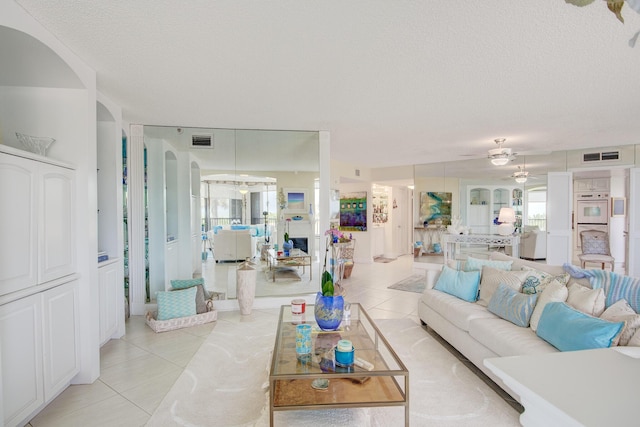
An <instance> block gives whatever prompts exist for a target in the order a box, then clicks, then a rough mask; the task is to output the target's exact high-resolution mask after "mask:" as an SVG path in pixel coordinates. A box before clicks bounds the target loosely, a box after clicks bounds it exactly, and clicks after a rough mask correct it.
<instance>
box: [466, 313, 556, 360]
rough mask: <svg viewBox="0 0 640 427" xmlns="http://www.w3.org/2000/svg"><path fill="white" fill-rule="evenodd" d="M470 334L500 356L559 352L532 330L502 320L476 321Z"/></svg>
mask: <svg viewBox="0 0 640 427" xmlns="http://www.w3.org/2000/svg"><path fill="white" fill-rule="evenodd" d="M469 334H470V335H471V336H472V337H473V338H475V339H476V340H477V341H479V342H481V343H482V344H483V345H484V346H485V347H487V348H489V349H490V350H492V351H494V352H495V353H496V354H499V355H500V356H520V355H523V354H527V355H531V354H545V353H554V352H557V351H558V350H557V349H556V348H555V347H553V346H552V345H551V344H549V343H548V342H546V341H544V340H542V339H540V338H539V337H538V336H537V335H536V333H535V332H533V331H532V330H531V328H522V327H520V326H516V325H514V324H513V323H511V322H507V321H506V320H502V319H500V318H494V319H474V320H473V321H471V322H470V323H469Z"/></svg>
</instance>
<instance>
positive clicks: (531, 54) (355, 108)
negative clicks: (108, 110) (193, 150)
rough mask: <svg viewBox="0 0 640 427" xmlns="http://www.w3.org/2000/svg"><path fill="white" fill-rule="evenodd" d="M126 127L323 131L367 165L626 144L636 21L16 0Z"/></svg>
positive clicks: (442, 10)
mask: <svg viewBox="0 0 640 427" xmlns="http://www.w3.org/2000/svg"><path fill="white" fill-rule="evenodd" d="M17 3H18V4H20V5H22V7H24V9H25V10H27V12H28V13H30V14H31V15H32V16H34V17H35V19H37V20H38V21H40V22H41V23H42V25H44V26H45V27H46V28H47V29H48V30H49V31H51V32H52V33H53V34H54V35H55V36H56V37H57V38H59V39H60V40H61V41H62V42H63V43H64V44H65V45H67V46H68V47H69V48H70V49H71V50H73V51H74V52H75V53H76V54H77V55H78V56H79V57H80V58H82V59H83V60H84V61H85V62H86V63H87V64H88V65H89V66H90V67H92V68H94V69H95V70H96V71H97V79H98V88H99V90H100V91H101V92H102V93H103V94H104V95H106V96H107V97H108V98H110V99H111V100H112V101H114V102H116V103H118V104H120V105H121V106H122V107H123V114H124V118H125V120H126V121H128V122H131V123H141V124H153V125H169V126H183V127H216V128H249V129H294V130H328V131H330V132H331V144H332V145H331V150H332V154H331V156H332V158H334V159H340V160H345V161H348V162H350V163H355V164H357V165H359V166H365V167H366V166H369V167H380V166H395V165H408V164H414V163H428V162H436V161H442V160H456V159H460V158H468V157H460V156H462V155H470V154H471V155H476V156H478V157H481V156H484V155H486V151H487V150H488V149H490V148H494V145H495V144H494V143H493V142H492V141H493V139H494V138H498V137H504V138H507V142H506V144H505V146H507V147H512V148H513V149H514V151H518V152H527V151H532V150H549V151H552V150H557V149H561V148H578V147H596V146H610V145H623V144H624V145H626V144H637V143H640V120H639V117H638V112H639V111H640V78H639V77H638V76H640V43H639V46H636V47H632V46H631V45H632V44H633V42H634V41H635V38H634V36H635V37H637V32H638V31H640V15H638V14H636V13H635V12H633V11H632V10H631V9H630V8H628V7H625V8H624V9H623V15H624V16H625V20H626V22H625V24H622V23H620V22H619V21H617V20H616V19H615V17H614V16H613V14H611V13H610V12H609V11H608V10H607V8H606V4H605V2H603V1H597V2H595V3H593V4H592V5H590V6H587V7H584V8H577V7H575V6H571V5H568V4H566V3H565V2H564V1H563V0H535V1H531V0H511V1H509V2H505V1H500V0H483V1H478V2H469V1H458V2H451V1H435V0H413V1H412V0H397V1H391V0H359V1H343V0H323V1H317V0H313V1H312V0H287V1H283V0H274V1H264V0H253V1H237V0H236V1H234V0H226V1H213V0H193V1H189V2H180V1H177V0H136V1H131V0H110V1H104V0H18V1H17Z"/></svg>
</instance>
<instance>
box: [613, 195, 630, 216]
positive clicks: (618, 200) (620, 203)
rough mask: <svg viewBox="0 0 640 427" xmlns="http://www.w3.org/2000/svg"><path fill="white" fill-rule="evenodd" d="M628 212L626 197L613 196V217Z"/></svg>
mask: <svg viewBox="0 0 640 427" xmlns="http://www.w3.org/2000/svg"><path fill="white" fill-rule="evenodd" d="M626 214H627V200H626V199H625V198H624V197H612V198H611V217H617V216H625V215H626Z"/></svg>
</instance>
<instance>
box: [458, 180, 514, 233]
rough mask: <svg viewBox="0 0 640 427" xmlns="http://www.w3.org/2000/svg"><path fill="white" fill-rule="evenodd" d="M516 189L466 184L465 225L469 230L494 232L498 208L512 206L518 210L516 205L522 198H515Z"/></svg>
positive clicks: (473, 231)
mask: <svg viewBox="0 0 640 427" xmlns="http://www.w3.org/2000/svg"><path fill="white" fill-rule="evenodd" d="M516 189H518V188H517V187H513V186H504V187H503V186H495V185H473V186H471V185H470V186H467V207H466V225H467V226H469V227H471V232H472V233H475V234H496V233H497V225H496V224H495V221H496V220H497V219H498V216H499V215H500V209H501V208H506V207H512V208H514V210H516V212H518V209H517V207H516V206H517V205H522V198H521V197H520V198H519V199H518V200H517V199H516V197H515V196H516V195H517V194H518V193H517V192H514V190H516ZM520 195H521V193H520ZM520 210H521V209H520ZM520 216H521V214H520Z"/></svg>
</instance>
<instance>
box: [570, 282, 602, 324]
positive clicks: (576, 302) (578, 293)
mask: <svg viewBox="0 0 640 427" xmlns="http://www.w3.org/2000/svg"><path fill="white" fill-rule="evenodd" d="M567 289H569V297H568V298H567V304H569V305H570V306H571V307H573V308H575V309H576V310H580V311H581V312H583V313H586V314H588V315H590V316H594V317H600V315H601V314H602V313H603V312H604V304H605V296H604V290H603V289H602V288H599V289H589V288H585V287H584V286H582V285H579V284H577V283H572V284H571V285H569V286H568V287H567Z"/></svg>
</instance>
